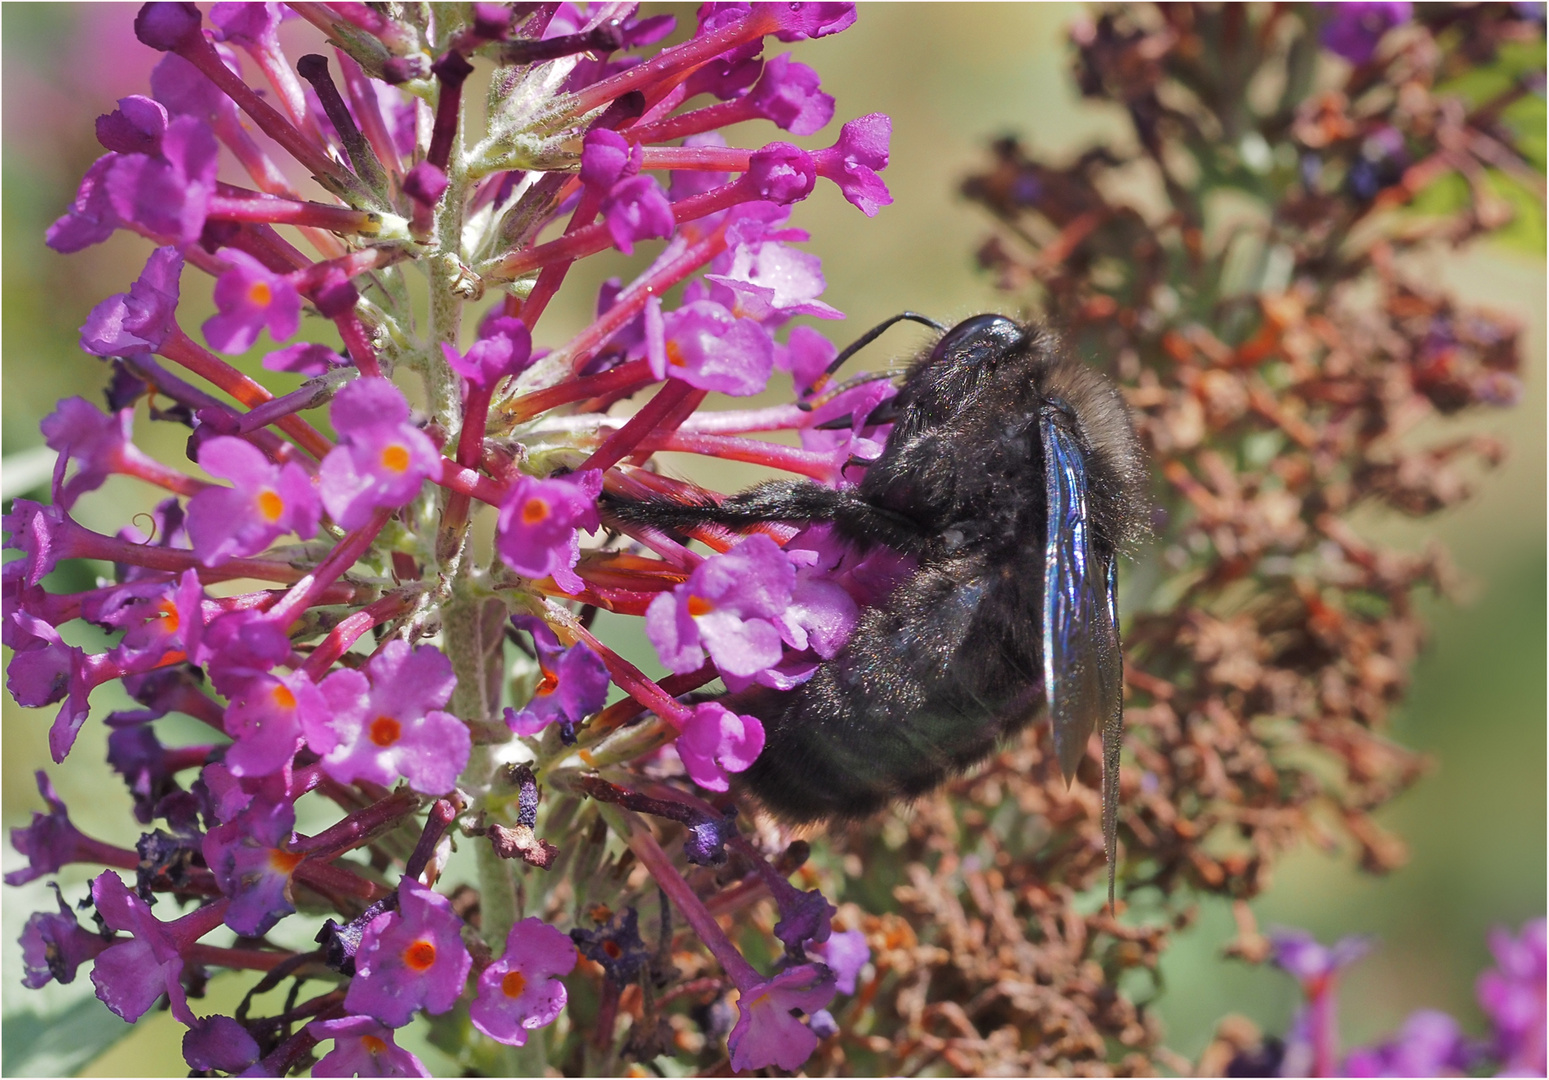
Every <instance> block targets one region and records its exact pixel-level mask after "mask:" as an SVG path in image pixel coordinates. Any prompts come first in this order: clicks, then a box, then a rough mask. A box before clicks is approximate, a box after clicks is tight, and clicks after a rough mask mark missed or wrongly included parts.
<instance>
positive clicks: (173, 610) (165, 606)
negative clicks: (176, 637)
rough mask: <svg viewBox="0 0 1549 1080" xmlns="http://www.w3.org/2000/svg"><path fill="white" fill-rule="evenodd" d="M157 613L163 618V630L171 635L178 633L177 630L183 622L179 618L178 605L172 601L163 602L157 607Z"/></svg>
mask: <svg viewBox="0 0 1549 1080" xmlns="http://www.w3.org/2000/svg"><path fill="white" fill-rule="evenodd" d="M156 613H157V614H158V615H160V616H161V621H162V626H163V629H165V630H166V631H167V633H169V634H175V633H177V628H178V626H179V624H180V623H181V622H182V620H181V619H180V618H178V613H177V605H176V604H174V603H173V602H172V601H171V600H163V601H162V602H161V603H159V604H157V605H156Z"/></svg>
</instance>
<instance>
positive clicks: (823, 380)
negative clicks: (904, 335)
mask: <svg viewBox="0 0 1549 1080" xmlns="http://www.w3.org/2000/svg"><path fill="white" fill-rule="evenodd" d="M905 320H907V321H909V322H917V323H919V324H920V325H922V326H928V327H930V328H931V329H932V330H934V331H936V332H937V333H939V334H945V333H946V332H947V328H946V327H945V326H942V325H941V324H940V323H939V322H937V321H936V320H935V319H932V318H929V317H928V316H925V315H921V314H919V313H918V312H914V311H901V312H899V313H898V314H897V315H894V316H893V317H892V318H891V319H884V320H883V321H882V322H880V323H878V324H877V325H876V326H873V327H872V328H871V329H870V330H867V331H866V332H865V333H864V334H862V335H861V336H860V337H858V338H856V339H855V340H854V341H852V342H850V344H848V345H846V346H845V347H844V348H843V349H841V350H840V351H839V355H838V356H836V357H834V359H833V361H832V362H831V363H830V364H829V365H828V367H827V368H825V369H824V371H823V374H821V375H819V376H818V377H817V378H816V379H814V380H813V381H812V385H811V386H809V387H807V389H806V391H805V393H804V394H803V396H804V397H810V396H811V395H813V394H816V393H818V392H819V391H820V390H822V389H823V388H824V387H825V386H827V385H828V380H829V379H831V378H833V375H834V372H836V371H838V370H839V369H840V368H841V367H843V366H844V362H845V361H846V360H848V359H850V357H852V356H854V355H855V354H856V353H858V352H860V351H861V350H862V349H864V348H865V347H866V346H867V345H870V344H871V343H872V342H873V341H876V340H877V338H879V337H881V336H882V332H883V331H884V330H886V329H887V328H888V327H890V326H892V325H893V324H894V323H898V322H904V321H905Z"/></svg>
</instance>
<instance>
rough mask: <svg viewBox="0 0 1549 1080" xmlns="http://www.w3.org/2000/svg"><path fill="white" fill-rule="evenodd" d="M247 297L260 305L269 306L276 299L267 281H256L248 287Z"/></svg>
mask: <svg viewBox="0 0 1549 1080" xmlns="http://www.w3.org/2000/svg"><path fill="white" fill-rule="evenodd" d="M247 298H248V300H249V301H251V302H252V303H254V304H257V305H258V306H259V307H268V306H269V302H270V301H271V300H273V299H274V292H273V290H271V289H270V288H269V283H268V282H267V281H255V282H253V283H252V284H251V285H249V286H248V287H247Z"/></svg>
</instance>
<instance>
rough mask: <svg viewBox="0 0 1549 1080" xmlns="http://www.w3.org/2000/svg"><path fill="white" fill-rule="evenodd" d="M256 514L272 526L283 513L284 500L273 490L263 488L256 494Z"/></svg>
mask: <svg viewBox="0 0 1549 1080" xmlns="http://www.w3.org/2000/svg"><path fill="white" fill-rule="evenodd" d="M258 512H259V513H260V514H262V515H263V517H264V520H265V521H267V522H269V523H270V524H271V525H272V524H274V523H275V522H276V521H279V520H280V515H281V514H283V513H285V500H284V499H282V498H280V495H279V492H277V491H275V490H274V489H273V488H264V489H263V490H262V491H260V492H259V493H258Z"/></svg>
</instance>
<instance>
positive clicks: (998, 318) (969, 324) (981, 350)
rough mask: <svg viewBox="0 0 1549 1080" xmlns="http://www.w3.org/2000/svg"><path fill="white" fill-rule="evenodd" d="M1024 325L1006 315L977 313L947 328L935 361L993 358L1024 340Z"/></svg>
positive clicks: (959, 361)
mask: <svg viewBox="0 0 1549 1080" xmlns="http://www.w3.org/2000/svg"><path fill="white" fill-rule="evenodd" d="M1022 336H1023V335H1022V328H1021V327H1020V326H1018V325H1017V324H1016V323H1014V322H1012V321H1011V320H1010V319H1008V318H1006V317H1005V316H1004V315H975V316H974V317H973V318H971V319H964V320H963V321H962V322H960V323H958V324H957V325H956V326H954V327H953V328H952V329H950V330H948V331H947V332H946V333H945V334H944V335H942V338H941V340H940V341H938V342H937V343H936V348H935V349H934V350H932V353H931V359H932V360H948V361H952V362H954V363H963V362H966V363H975V362H983V361H988V360H994V359H995V358H996V357H998V356H999V355H1001V354H1002V353H1005V352H1007V351H1009V350H1011V349H1014V348H1016V347H1017V346H1018V345H1020V344H1021V343H1022Z"/></svg>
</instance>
